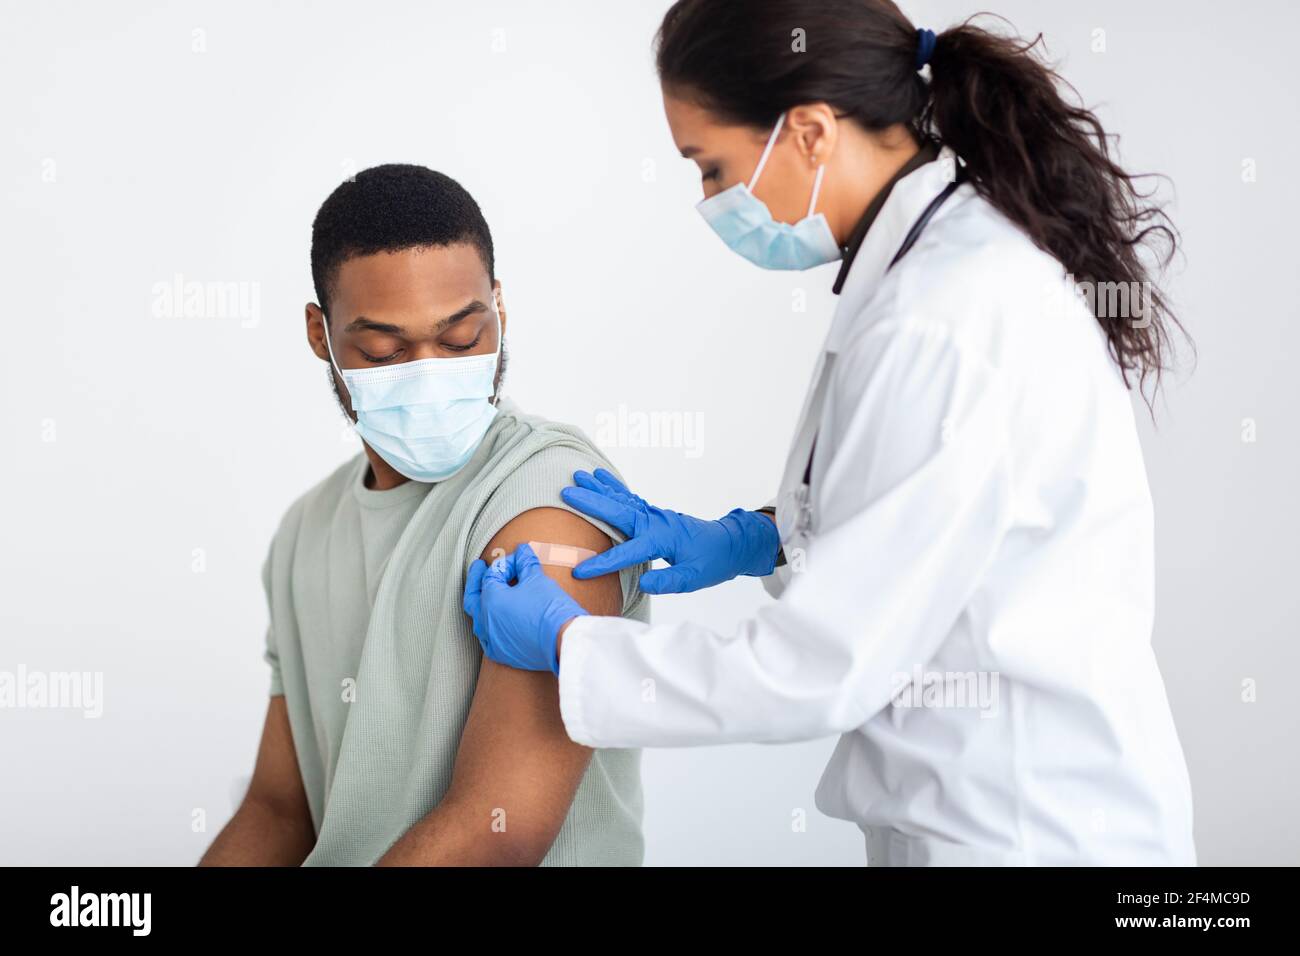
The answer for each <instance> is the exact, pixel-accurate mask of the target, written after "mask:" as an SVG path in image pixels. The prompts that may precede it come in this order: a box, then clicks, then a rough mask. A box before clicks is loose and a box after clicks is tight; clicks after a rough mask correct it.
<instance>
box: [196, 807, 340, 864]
mask: <svg viewBox="0 0 1300 956" xmlns="http://www.w3.org/2000/svg"><path fill="white" fill-rule="evenodd" d="M315 845H316V831H315V829H314V828H313V827H312V822H311V819H310V817H305V818H304V817H303V816H302V815H301V814H298V813H295V812H288V811H281V810H279V809H277V808H276V807H274V806H273V805H271V804H268V803H266V802H264V801H262V800H258V799H257V798H255V797H254V798H246V799H245V800H244V802H243V803H242V804H240V807H239V809H238V810H237V811H236V812H235V815H234V816H233V817H231V818H230V822H229V823H227V824H226V825H225V826H224V827H223V828H222V830H221V832H220V833H219V834H217V838H216V839H215V840H213V841H212V846H210V847H208V852H207V853H205V854H203V859H201V860H200V861H199V866H300V865H301V864H302V861H303V860H305V859H307V854H309V853H310V852H311V851H312V847H314V846H315Z"/></svg>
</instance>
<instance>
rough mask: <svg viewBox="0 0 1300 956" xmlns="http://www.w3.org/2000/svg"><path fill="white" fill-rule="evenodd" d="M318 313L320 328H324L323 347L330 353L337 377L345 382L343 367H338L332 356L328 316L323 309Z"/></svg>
mask: <svg viewBox="0 0 1300 956" xmlns="http://www.w3.org/2000/svg"><path fill="white" fill-rule="evenodd" d="M320 315H321V328H322V329H324V330H325V348H326V350H327V351H328V352H329V353H330V364H331V365H333V366H334V371H336V372H338V373H339V378H341V379H343V381H344V382H346V381H347V379H345V378H343V369H342V368H340V367H339V363H338V360H337V359H335V358H334V346H333V345H332V344H331V343H330V317H329V316H328V315H326V314H325V310H324V309H322V310H321V314H320Z"/></svg>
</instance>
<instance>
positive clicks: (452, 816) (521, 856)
mask: <svg viewBox="0 0 1300 956" xmlns="http://www.w3.org/2000/svg"><path fill="white" fill-rule="evenodd" d="M512 824H513V827H514V828H513V829H512V828H511V827H512ZM554 840H555V834H554V833H537V832H533V831H532V829H531V828H530V829H526V830H521V822H520V821H519V820H517V819H516V820H511V819H510V818H509V816H508V815H507V813H506V811H505V810H503V809H501V808H499V807H498V808H493V807H489V806H487V805H483V806H481V807H471V806H467V805H464V804H457V803H454V802H453V803H447V802H446V801H444V802H443V803H442V804H440V805H439V806H438V807H437V808H436V809H435V810H433V811H432V812H430V813H429V814H428V816H426V817H425V818H424V819H423V820H421V821H420V822H419V823H417V824H416V825H415V826H413V827H411V829H409V830H407V831H406V832H405V833H404V834H402V836H401V838H400V839H398V841H397V842H396V843H394V844H393V845H392V846H391V847H390V848H389V850H388V852H387V853H385V854H384V855H383V856H382V857H381V858H380V859H379V861H378V862H377V863H376V866H536V865H537V864H538V863H540V862H541V861H542V859H543V858H544V857H545V856H546V852H547V851H548V850H549V849H550V848H551V844H552V843H553V842H554Z"/></svg>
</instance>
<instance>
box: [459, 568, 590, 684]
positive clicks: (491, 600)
mask: <svg viewBox="0 0 1300 956" xmlns="http://www.w3.org/2000/svg"><path fill="white" fill-rule="evenodd" d="M511 581H515V582H516V583H515V584H514V585H511V583H510V582H511ZM464 608H465V613H466V614H468V615H469V616H470V617H471V618H473V620H474V636H475V637H477V638H478V642H479V643H480V644H481V645H483V653H484V654H485V655H486V656H487V657H489V658H491V659H492V660H494V661H496V662H497V663H498V664H505V665H507V666H509V667H514V668H518V669H519V670H525V671H551V672H552V673H554V674H558V673H559V672H560V659H559V656H558V654H557V653H556V647H555V644H556V639H557V638H558V637H559V635H560V628H562V627H563V626H564V625H565V624H566V623H567V622H569V621H571V620H573V619H574V618H575V617H582V616H583V615H585V614H586V613H587V612H586V611H584V610H583V609H582V605H580V604H579V603H578V602H577V601H575V600H574V599H573V598H571V597H569V595H568V594H567V593H566V592H565V590H564V589H563V588H562V587H560V586H559V585H558V584H556V583H555V582H554V581H552V580H551V579H550V578H548V577H547V576H546V575H545V573H543V571H542V565H541V562H539V561H538V560H537V555H535V554H533V549H532V548H530V547H529V546H528V545H527V544H521V545H520V546H519V547H517V548H516V549H515V552H514V554H507V555H505V556H503V557H500V558H497V560H495V561H493V562H492V564H491V565H488V563H487V562H486V561H484V560H482V559H479V560H478V561H475V562H474V563H473V564H471V565H470V566H469V576H468V577H467V578H466V581H465V601H464Z"/></svg>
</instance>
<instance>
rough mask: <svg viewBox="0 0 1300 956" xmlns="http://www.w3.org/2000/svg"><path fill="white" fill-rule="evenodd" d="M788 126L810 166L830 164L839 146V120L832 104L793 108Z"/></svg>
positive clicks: (787, 119)
mask: <svg viewBox="0 0 1300 956" xmlns="http://www.w3.org/2000/svg"><path fill="white" fill-rule="evenodd" d="M785 125H786V127H787V128H788V129H789V131H790V135H791V136H793V137H794V140H795V145H796V146H797V147H798V149H799V152H800V153H801V154H802V155H803V156H804V157H805V159H806V161H807V162H808V164H809V165H810V166H820V165H821V164H822V163H826V162H830V158H831V153H833V152H834V151H835V144H836V143H837V142H839V120H837V119H836V118H835V111H834V110H833V109H831V107H830V104H828V103H809V104H806V105H804V106H796V107H793V108H792V109H791V110H790V111H789V112H788V113H787V114H786V119H785Z"/></svg>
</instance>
